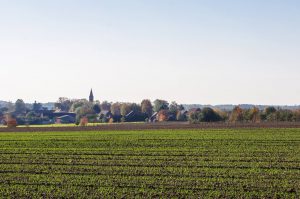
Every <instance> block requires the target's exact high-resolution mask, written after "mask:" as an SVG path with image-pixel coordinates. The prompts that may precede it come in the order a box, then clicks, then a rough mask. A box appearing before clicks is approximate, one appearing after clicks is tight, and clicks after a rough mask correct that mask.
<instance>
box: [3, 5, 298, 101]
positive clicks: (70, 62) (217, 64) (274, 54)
mask: <svg viewBox="0 0 300 199" xmlns="http://www.w3.org/2000/svg"><path fill="white" fill-rule="evenodd" d="M299 9H300V2H299V1H296V0H287V1H279V0H272V1H271V0H266V1H263V2H261V1H258V0H254V1H251V2H245V1H243V2H241V1H237V0H229V1H226V2H225V1H221V0H215V1H204V0H203V1H201V0H198V1H196V0H188V1H177V0H165V1H158V0H153V1H143V0H139V1H138V0H130V1H120V0H119V1H117V0H111V1H96V0H91V1H88V2H87V1H83V0H76V1H71V0H64V1H58V0H52V1H37V0H29V1H21V0H11V1H3V0H2V1H1V0H0V25H1V31H0V71H1V80H2V81H1V82H2V83H1V86H0V88H1V95H0V100H4V101H12V102H15V101H16V100H17V99H23V100H24V101H25V102H28V103H32V102H34V101H35V100H36V101H38V102H43V103H46V102H55V101H57V99H58V98H59V97H69V98H87V97H88V95H89V91H90V89H91V88H93V91H94V96H95V99H96V100H100V101H103V100H108V101H122V102H140V101H141V100H142V99H151V100H155V99H165V100H168V101H177V102H178V103H182V104H212V105H216V104H259V105H260V104H262V105H299V104H300V84H299V80H300V60H299V59H300V58H299V55H298V54H299V52H300V38H299V35H300V26H299V24H300V12H299Z"/></svg>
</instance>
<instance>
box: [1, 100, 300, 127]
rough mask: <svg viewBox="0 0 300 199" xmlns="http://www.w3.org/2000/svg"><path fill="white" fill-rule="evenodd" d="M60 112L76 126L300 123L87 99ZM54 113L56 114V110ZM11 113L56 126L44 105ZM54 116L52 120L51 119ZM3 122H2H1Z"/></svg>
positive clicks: (283, 112) (275, 115)
mask: <svg viewBox="0 0 300 199" xmlns="http://www.w3.org/2000/svg"><path fill="white" fill-rule="evenodd" d="M54 109H55V110H56V111H57V112H65V113H66V114H67V113H75V114H74V115H75V117H76V118H74V119H75V121H74V122H75V123H76V124H80V122H81V121H82V119H83V118H85V119H86V120H87V121H88V122H103V123H105V122H138V121H143V122H166V121H189V122H190V123H200V122H254V123H256V122H280V121H289V122H296V121H300V110H288V109H281V108H276V107H273V106H270V107H267V108H265V109H264V110H260V109H258V108H257V107H253V108H250V109H242V108H241V107H239V106H236V107H234V108H233V110H231V111H226V110H220V109H214V108H210V107H205V108H202V109H200V108H195V109H190V110H185V107H184V106H183V105H181V104H178V103H176V102H171V103H169V102H168V101H166V100H161V99H156V100H155V101H153V102H151V101H150V100H149V99H144V100H142V102H141V103H130V102H108V101H103V102H99V101H95V102H90V101H88V100H86V99H69V98H64V97H61V98H59V99H58V101H57V102H56V103H55V104H54ZM53 111H54V110H53ZM9 112H10V113H12V115H13V116H14V117H15V118H16V119H17V121H18V124H42V123H45V122H49V123H55V116H53V112H51V111H50V110H47V109H46V108H44V107H43V106H42V104H40V103H37V102H35V103H34V104H32V105H31V106H28V104H25V103H24V101H23V100H21V99H18V100H17V101H16V102H15V103H14V104H12V105H10V106H8V107H0V119H1V118H3V116H4V115H5V114H6V113H9ZM51 114H52V116H51ZM2 121H3V120H2Z"/></svg>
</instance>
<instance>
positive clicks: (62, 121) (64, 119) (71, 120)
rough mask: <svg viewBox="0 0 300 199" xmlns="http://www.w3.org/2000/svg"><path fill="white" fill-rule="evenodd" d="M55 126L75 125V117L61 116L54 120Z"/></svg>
mask: <svg viewBox="0 0 300 199" xmlns="http://www.w3.org/2000/svg"><path fill="white" fill-rule="evenodd" d="M56 123H57V124H71V123H75V117H72V116H70V115H63V116H60V117H57V118H56Z"/></svg>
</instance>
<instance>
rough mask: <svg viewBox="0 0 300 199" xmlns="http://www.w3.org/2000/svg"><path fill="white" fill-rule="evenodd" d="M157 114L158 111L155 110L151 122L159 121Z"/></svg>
mask: <svg viewBox="0 0 300 199" xmlns="http://www.w3.org/2000/svg"><path fill="white" fill-rule="evenodd" d="M157 114H158V112H154V113H153V114H152V115H151V117H150V118H149V122H157V121H158V119H157Z"/></svg>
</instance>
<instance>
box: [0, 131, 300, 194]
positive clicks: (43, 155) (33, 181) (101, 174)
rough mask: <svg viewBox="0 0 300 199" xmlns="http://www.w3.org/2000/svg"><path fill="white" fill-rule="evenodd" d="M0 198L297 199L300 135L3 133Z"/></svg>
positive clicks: (191, 132) (81, 132)
mask: <svg viewBox="0 0 300 199" xmlns="http://www.w3.org/2000/svg"><path fill="white" fill-rule="evenodd" d="M0 157H1V158H0V198H6V197H10V198H53V197H55V198H57V197H58V198H108V197H109V198H112V197H116V198H133V197H136V198H299V197H300V129H299V128H289V129H285V128H280V129H276V128H273V129H269V128H253V129H202V130H200V129H198V130H196V129H194V130H193V129H180V130H167V129H163V130H142V131H130V130H123V131H87V132H84V131H80V132H66V131H65V132H24V133H21V132H19V133H18V132H10V133H0Z"/></svg>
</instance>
